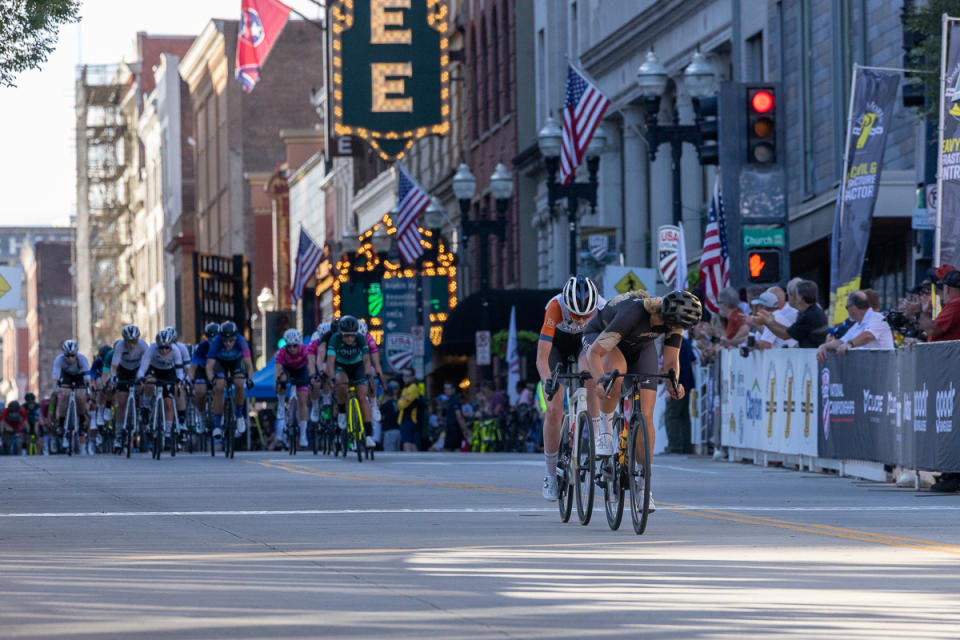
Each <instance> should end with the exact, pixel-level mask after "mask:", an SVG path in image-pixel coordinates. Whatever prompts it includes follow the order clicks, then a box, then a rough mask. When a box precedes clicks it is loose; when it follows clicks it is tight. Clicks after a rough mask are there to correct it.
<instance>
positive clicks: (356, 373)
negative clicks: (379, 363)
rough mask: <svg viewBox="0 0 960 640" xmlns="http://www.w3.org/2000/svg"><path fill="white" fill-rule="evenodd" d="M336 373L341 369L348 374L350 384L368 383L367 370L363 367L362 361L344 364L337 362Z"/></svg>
mask: <svg viewBox="0 0 960 640" xmlns="http://www.w3.org/2000/svg"><path fill="white" fill-rule="evenodd" d="M334 367H335V371H336V373H340V372H341V371H342V372H343V373H345V374H346V376H347V380H349V382H350V384H353V385H360V384H366V383H367V371H366V369H364V368H363V363H362V362H357V363H355V364H344V363H342V362H337V363H336V364H335V365H334Z"/></svg>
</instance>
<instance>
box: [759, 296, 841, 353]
mask: <svg viewBox="0 0 960 640" xmlns="http://www.w3.org/2000/svg"><path fill="white" fill-rule="evenodd" d="M787 297H788V300H789V302H790V305H791V306H792V307H794V308H795V309H797V311H798V313H797V319H796V320H795V321H794V323H793V324H791V325H789V326H784V325H782V324H781V323H779V322H777V320H775V319H774V317H773V314H772V313H770V311H769V310H766V309H761V310H760V311H758V312H757V322H759V323H760V324H762V325H764V326H766V327H769V329H770V331H771V332H773V335H775V336H777V337H778V338H781V339H783V340H788V339H790V338H793V339H794V340H796V341H797V345H798V346H800V347H802V348H804V349H811V348H819V347H820V345H822V344H823V343H824V342H825V341H826V339H827V314H826V313H824V312H823V309H822V308H821V307H820V305H819V304H818V303H817V283H816V282H811V281H810V280H803V281H801V282H799V283H798V284H797V286H796V293H795V294H793V295H791V294H790V293H789V292H788V293H787Z"/></svg>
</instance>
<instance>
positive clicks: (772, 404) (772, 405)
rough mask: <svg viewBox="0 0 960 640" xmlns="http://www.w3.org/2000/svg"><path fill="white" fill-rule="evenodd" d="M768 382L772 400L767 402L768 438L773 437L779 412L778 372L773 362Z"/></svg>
mask: <svg viewBox="0 0 960 640" xmlns="http://www.w3.org/2000/svg"><path fill="white" fill-rule="evenodd" d="M767 384H769V385H770V400H769V401H768V402H767V438H772V437H773V417H774V415H775V414H776V413H777V372H776V371H775V370H774V368H773V363H772V362H771V363H770V367H769V368H768V369H767Z"/></svg>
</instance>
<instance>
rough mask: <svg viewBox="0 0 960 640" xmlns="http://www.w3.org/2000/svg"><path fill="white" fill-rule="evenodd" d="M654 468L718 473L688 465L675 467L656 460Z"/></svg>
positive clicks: (709, 473)
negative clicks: (692, 467)
mask: <svg viewBox="0 0 960 640" xmlns="http://www.w3.org/2000/svg"><path fill="white" fill-rule="evenodd" d="M653 468H654V469H673V470H674V471H686V472H687V473H705V474H707V475H711V476H715V475H719V473H720V472H719V471H704V470H703V469H691V468H690V467H675V466H673V465H672V464H660V463H659V462H657V461H656V460H654V463H653Z"/></svg>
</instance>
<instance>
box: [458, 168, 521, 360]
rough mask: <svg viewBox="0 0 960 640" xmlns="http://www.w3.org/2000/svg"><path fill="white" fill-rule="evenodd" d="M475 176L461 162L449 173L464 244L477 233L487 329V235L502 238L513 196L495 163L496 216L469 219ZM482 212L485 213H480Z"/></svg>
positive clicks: (492, 179)
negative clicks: (451, 178)
mask: <svg viewBox="0 0 960 640" xmlns="http://www.w3.org/2000/svg"><path fill="white" fill-rule="evenodd" d="M476 189H477V179H476V178H475V177H474V175H473V174H472V173H471V172H470V167H469V166H467V164H466V163H462V164H461V165H460V166H459V167H457V172H456V173H455V174H454V176H453V193H454V195H456V196H457V200H459V202H460V227H461V235H462V236H463V243H464V247H468V246H469V245H468V243H469V240H470V238H471V237H473V236H480V237H481V240H482V242H481V243H480V274H479V276H480V294H481V301H482V305H483V312H482V314H481V319H480V322H481V324H480V328H481V330H483V331H487V330H488V329H489V327H490V308H489V307H490V305H489V301H488V300H487V296H486V294H487V291H488V290H489V288H490V277H489V270H490V267H489V264H488V263H489V244H488V243H489V240H490V236H495V237H497V238H498V239H499V240H501V241H503V240H504V238H505V237H506V216H507V209H508V208H509V206H510V197H511V196H512V195H513V176H512V175H511V174H510V171H509V170H507V168H506V167H505V166H504V165H503V163H497V166H496V168H495V169H494V171H493V174H492V175H491V176H490V193H491V194H492V195H493V198H494V200H495V202H496V210H497V217H496V219H494V220H490V219H489V218H487V217H486V216H484V217H483V218H481V219H480V220H471V219H470V217H469V215H470V201H471V199H472V198H473V196H474V194H475V193H476ZM484 213H486V212H484ZM489 366H490V365H487V366H485V367H484V375H483V377H484V379H490V377H491V376H490V372H489V369H488V367H489Z"/></svg>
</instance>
